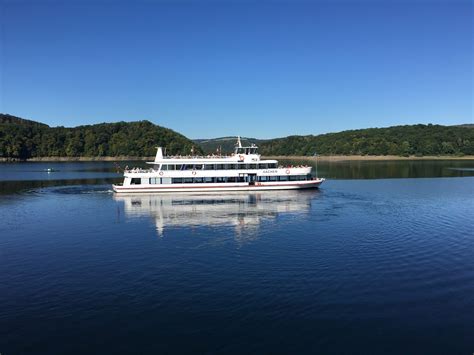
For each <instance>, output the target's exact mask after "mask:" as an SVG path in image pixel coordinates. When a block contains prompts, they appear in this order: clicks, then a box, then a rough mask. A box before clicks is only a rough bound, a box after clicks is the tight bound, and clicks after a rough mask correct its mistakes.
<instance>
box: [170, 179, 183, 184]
mask: <svg viewBox="0 0 474 355" xmlns="http://www.w3.org/2000/svg"><path fill="white" fill-rule="evenodd" d="M171 183H173V184H182V183H183V179H182V178H172V179H171Z"/></svg>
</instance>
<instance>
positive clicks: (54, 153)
mask: <svg viewBox="0 0 474 355" xmlns="http://www.w3.org/2000/svg"><path fill="white" fill-rule="evenodd" d="M194 145H195V144H194V143H193V142H192V141H191V140H189V139H187V138H186V137H184V136H183V135H181V134H179V133H176V132H174V131H172V130H170V129H168V128H164V127H161V126H157V125H154V124H153V123H151V122H149V121H138V122H117V123H101V124H95V125H88V126H78V127H74V128H65V127H49V126H48V125H45V124H42V123H39V122H35V121H30V120H24V119H22V118H19V117H15V116H11V115H6V114H0V158H8V159H28V158H34V157H103V156H112V157H114V156H136V157H143V156H154V155H155V154H156V146H162V147H166V148H167V152H168V153H170V154H189V153H190V151H191V148H192V147H193V146H194ZM195 149H196V150H197V152H200V148H199V147H196V148H195Z"/></svg>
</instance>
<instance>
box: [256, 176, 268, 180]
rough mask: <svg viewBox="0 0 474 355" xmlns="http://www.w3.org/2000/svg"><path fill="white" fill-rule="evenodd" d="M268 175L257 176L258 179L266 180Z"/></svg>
mask: <svg viewBox="0 0 474 355" xmlns="http://www.w3.org/2000/svg"><path fill="white" fill-rule="evenodd" d="M267 179H268V177H267V176H259V179H258V181H267Z"/></svg>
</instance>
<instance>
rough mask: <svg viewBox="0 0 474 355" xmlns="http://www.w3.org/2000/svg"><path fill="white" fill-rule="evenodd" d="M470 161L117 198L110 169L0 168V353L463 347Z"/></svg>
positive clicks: (337, 168)
mask: <svg viewBox="0 0 474 355" xmlns="http://www.w3.org/2000/svg"><path fill="white" fill-rule="evenodd" d="M293 163H295V164H297V163H298V162H293ZM137 164H138V163H137ZM130 166H131V165H130ZM49 167H51V168H53V169H54V170H56V171H54V172H52V173H49V174H48V173H47V172H45V171H44V169H47V168H49ZM473 167H474V163H473V162H466V161H459V162H456V161H449V162H433V164H431V165H430V164H428V163H426V162H422V164H421V165H420V164H413V163H410V164H405V165H404V164H403V162H396V163H394V164H392V163H384V164H382V163H373V164H371V163H370V162H367V163H366V164H355V165H354V164H353V163H345V164H342V163H338V164H336V165H334V164H320V165H319V166H318V169H319V173H320V175H322V176H326V177H332V179H331V180H329V181H327V182H326V183H325V184H324V185H323V186H322V188H321V189H320V190H319V191H300V192H266V193H252V194H248V193H235V194H230V195H225V196H222V195H164V196H160V195H139V196H117V195H114V194H113V193H111V191H110V183H111V182H112V181H116V180H117V177H118V175H117V174H116V173H115V168H114V165H113V164H111V163H27V164H1V165H0V189H1V190H0V191H1V194H0V219H1V223H0V353H2V355H3V354H4V355H9V354H33V353H34V354H69V353H74V354H84V353H113V354H121V353H124V354H125V353H133V354H136V353H152V354H156V353H210V354H213V353H255V354H265V353H269V354H275V353H292V354H294V353H345V354H355V353H359V354H367V353H389V354H420V353H429V354H471V353H472V352H473V351H474V296H473V295H474V258H473V250H474V232H473V230H474V228H473V227H474V224H473V211H474V171H473Z"/></svg>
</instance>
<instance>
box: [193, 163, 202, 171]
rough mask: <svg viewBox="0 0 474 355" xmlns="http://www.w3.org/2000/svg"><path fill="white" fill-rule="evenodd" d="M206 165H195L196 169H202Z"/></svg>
mask: <svg viewBox="0 0 474 355" xmlns="http://www.w3.org/2000/svg"><path fill="white" fill-rule="evenodd" d="M203 166H204V165H201V164H198V165H194V170H202V168H203Z"/></svg>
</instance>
